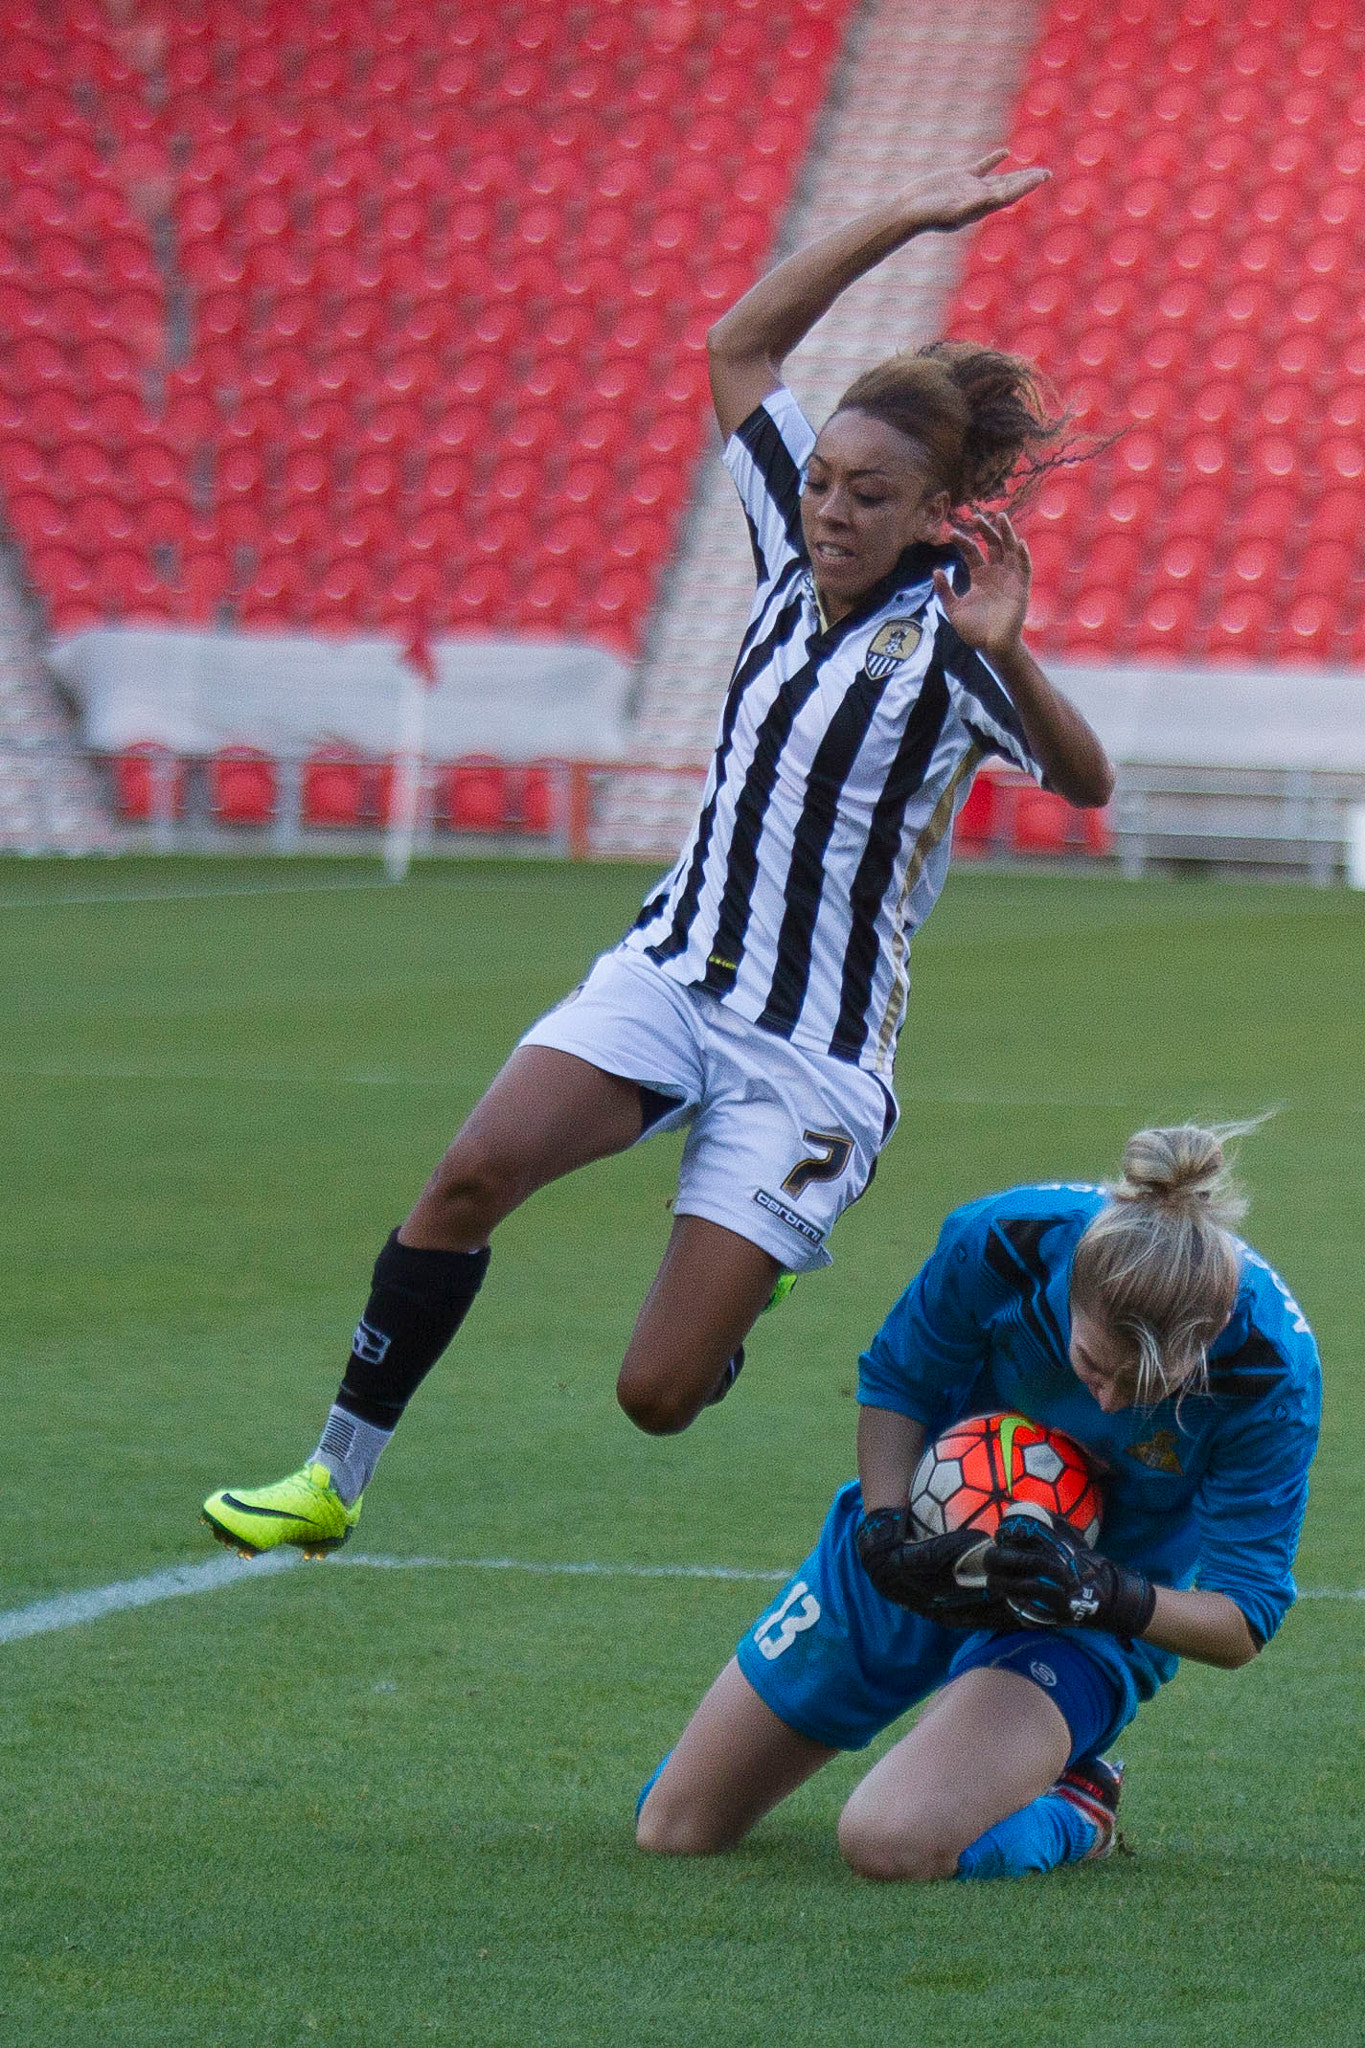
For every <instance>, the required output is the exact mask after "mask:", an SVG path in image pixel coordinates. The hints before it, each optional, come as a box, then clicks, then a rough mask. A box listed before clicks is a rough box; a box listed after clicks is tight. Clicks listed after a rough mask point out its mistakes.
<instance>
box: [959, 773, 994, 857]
mask: <svg viewBox="0 0 1365 2048" xmlns="http://www.w3.org/2000/svg"><path fill="white" fill-rule="evenodd" d="M997 794H998V790H997V784H996V782H995V779H994V777H993V776H991V775H989V774H985V773H983V774H979V775H978V776H977V777H976V780H975V781H974V782H973V784H972V786H971V789H970V790H969V792H968V794H967V801H966V802H965V803H964V804H963V806H962V809H961V810H960V811H959V812H958V814H957V821H956V823H955V824H954V826H953V850H954V852H958V853H981V852H984V850H985V849H986V847H988V846H989V845H990V843H991V840H992V838H993V836H994V833H995V825H996V809H997V803H996V799H997Z"/></svg>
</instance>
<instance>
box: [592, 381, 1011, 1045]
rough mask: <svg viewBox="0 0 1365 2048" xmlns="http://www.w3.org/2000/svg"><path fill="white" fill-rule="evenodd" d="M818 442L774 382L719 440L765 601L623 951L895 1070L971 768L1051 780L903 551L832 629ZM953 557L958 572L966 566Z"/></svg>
mask: <svg viewBox="0 0 1365 2048" xmlns="http://www.w3.org/2000/svg"><path fill="white" fill-rule="evenodd" d="M814 445H815V432H814V429H813V428H812V427H811V425H810V422H809V421H808V420H807V419H806V418H805V416H804V414H803V413H802V411H801V409H800V407H799V406H798V405H797V403H796V400H795V399H794V398H793V396H792V394H791V393H790V391H787V390H785V389H782V390H778V391H775V392H773V393H772V394H771V395H770V396H769V397H768V398H767V399H766V400H765V401H764V403H763V405H761V406H760V407H759V408H758V410H757V411H756V412H754V413H752V414H751V415H750V416H749V418H748V419H747V420H745V422H744V424H743V425H742V426H741V427H740V428H739V430H738V432H737V433H736V434H735V435H734V436H733V438H732V439H731V441H730V443H729V445H728V446H727V448H726V450H725V462H726V466H727V467H728V468H729V470H730V473H731V475H732V476H733V477H734V479H735V482H736V484H737V486H738V488H739V494H740V497H741V500H742V501H743V504H744V509H745V512H746V514H747V516H748V521H749V532H750V537H751V539H752V542H753V550H754V560H755V564H756V566H757V569H758V592H757V595H756V597H755V600H754V608H753V612H752V614H751V616H750V620H749V626H748V630H747V632H746V633H745V636H744V640H743V643H742V645H741V647H740V651H739V658H738V660H737V662H736V664H735V669H734V674H733V676H732V677H731V680H730V687H729V691H728V694H727V696H726V699H725V704H724V708H723V710H722V712H721V718H720V729H719V733H718V736H717V740H716V749H715V753H714V755H713V757H712V761H711V767H710V772H709V774H708V777H707V781H706V786H705V789H704V791H703V794H702V804H701V810H700V812H699V814H698V817H697V821H696V824H695V825H694V826H693V828H692V832H691V834H690V836H689V838H688V840H687V843H686V844H685V846H684V847H683V850H682V853H681V854H680V855H679V858H678V861H677V863H676V865H675V866H674V867H673V868H672V869H671V870H670V872H669V873H668V875H667V876H665V878H664V880H663V882H662V884H661V885H660V887H659V888H658V889H657V890H656V891H655V892H654V893H653V894H651V896H650V897H649V899H648V900H647V902H646V903H645V905H644V908H643V909H642V910H641V912H640V915H639V917H638V918H637V920H636V922H635V924H634V926H633V927H632V929H631V930H630V931H629V932H628V933H627V934H626V937H625V939H624V940H623V941H622V943H623V945H625V946H626V947H627V948H628V949H630V950H633V951H636V952H643V953H645V954H646V955H647V956H648V957H649V958H650V959H651V960H653V961H655V962H656V963H657V965H658V966H659V967H661V968H662V969H663V971H664V972H665V973H666V974H669V975H672V976H673V977H674V978H675V979H676V980H679V981H682V982H686V983H689V984H692V985H696V986H699V987H701V988H704V989H707V990H710V991H711V992H712V993H713V994H715V995H716V996H718V997H719V998H720V999H721V1001H722V1002H725V1003H727V1004H729V1005H730V1007H731V1008H733V1009H735V1010H737V1011H739V1013H740V1014H741V1015H742V1016H745V1017H747V1018H749V1019H750V1020H751V1021H752V1022H753V1023H755V1024H758V1025H760V1026H762V1027H763V1029H765V1030H768V1031H773V1032H777V1033H778V1034H780V1035H781V1036H782V1037H784V1038H788V1039H791V1040H792V1041H793V1042H794V1043H795V1044H797V1045H800V1046H803V1047H804V1048H806V1049H807V1050H810V1051H814V1052H822V1053H832V1054H833V1055H834V1056H835V1057H836V1058H839V1059H844V1060H849V1061H852V1062H854V1063H856V1064H857V1065H858V1066H861V1067H866V1068H869V1069H870V1070H871V1071H872V1072H873V1073H876V1074H881V1075H887V1074H889V1073H890V1071H891V1067H892V1062H893V1060H894V1057H895V1048H896V1037H897V1033H898V1032H899V1030H900V1026H901V1021H902V1019H903V1017H904V1013H905V1004H906V998H907V996H908V994H909V986H910V975H909V952H910V940H911V937H912V936H913V934H914V932H915V931H916V930H917V929H918V927H919V926H920V925H921V924H922V923H923V922H924V919H925V918H926V917H927V916H928V914H929V912H930V910H932V908H933V906H934V903H935V901H936V900H937V897H938V893H939V891H940V889H941V888H942V886H943V879H944V875H945V873H946V871H947V866H948V855H949V849H950V844H951V839H952V823H953V818H954V816H955V815H956V812H957V810H958V809H959V807H960V806H961V804H962V803H963V802H964V800H965V798H966V795H967V791H968V789H969V788H970V785H971V780H972V775H973V773H974V771H975V769H976V766H977V764H978V762H979V761H980V760H981V759H982V758H983V756H985V755H987V754H1000V755H1002V756H1003V757H1004V758H1005V759H1006V760H1008V761H1010V762H1012V763H1014V764H1015V765H1016V766H1017V767H1020V768H1023V769H1026V770H1027V771H1028V772H1029V773H1030V774H1032V775H1034V776H1036V777H1038V778H1039V779H1040V780H1041V776H1042V770H1041V769H1040V767H1039V765H1038V763H1037V762H1036V761H1035V760H1034V758H1033V756H1032V754H1031V753H1030V751H1029V748H1028V745H1027V742H1026V741H1025V738H1024V731H1023V726H1022V723H1021V721H1020V718H1019V714H1018V712H1017V711H1016V709H1015V707H1014V704H1013V703H1012V702H1011V700H1010V697H1009V695H1008V693H1007V691H1006V690H1005V687H1004V685H1003V684H1002V683H1001V682H1000V680H999V678H998V677H997V676H996V675H995V674H994V672H993V671H992V670H991V669H990V668H989V667H988V666H987V664H986V663H985V662H984V661H983V660H982V659H981V657H980V656H979V655H977V654H976V653H974V652H973V650H972V649H971V648H969V647H968V646H967V645H966V643H965V642H964V641H963V640H962V639H961V638H960V637H959V636H958V634H957V633H955V632H954V631H953V628H952V627H951V626H950V625H949V624H948V621H947V620H946V619H945V618H944V616H943V613H942V610H941V608H940V606H939V604H938V600H937V598H936V597H935V595H934V589H933V581H932V576H933V570H934V568H935V566H936V565H938V564H942V565H945V566H951V565H955V564H958V557H957V556H956V554H955V553H954V551H953V550H952V549H951V548H936V547H929V546H919V547H913V548H909V549H907V550H906V552H905V554H903V555H902V556H901V559H900V561H899V562H898V563H897V565H896V567H895V569H894V570H893V571H892V572H891V574H890V575H889V576H887V577H885V578H883V580H882V581H881V582H880V583H879V584H877V585H876V586H875V587H874V588H873V589H872V590H870V591H869V592H868V593H867V595H866V597H865V598H864V599H863V601H862V602H861V603H860V604H859V605H858V606H857V608H856V609H855V610H854V611H853V612H852V613H850V614H849V616H848V617H846V618H844V619H841V620H840V621H839V622H838V624H837V625H834V626H829V627H826V626H825V625H824V623H823V620H822V617H821V613H820V610H819V606H818V604H817V601H816V595H815V585H814V582H813V580H812V577H811V570H810V559H809V556H808V555H807V552H806V547H805V542H804V540H803V538H802V533H801V522H800V509H799V499H800V492H801V476H802V471H803V469H804V467H805V464H806V463H807V461H808V460H809V458H810V452H811V449H812V448H813V447H814ZM959 566H960V565H959Z"/></svg>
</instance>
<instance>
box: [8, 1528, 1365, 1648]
mask: <svg viewBox="0 0 1365 2048" xmlns="http://www.w3.org/2000/svg"><path fill="white" fill-rule="evenodd" d="M302 1562H303V1559H302V1557H301V1555H300V1554H299V1553H298V1552H297V1551H294V1550H283V1551H275V1552H274V1553H273V1554H271V1555H269V1556H266V1557H258V1558H251V1559H247V1558H235V1557H214V1558H210V1559H208V1561H207V1562H206V1563H204V1564H178V1565H172V1566H171V1567H170V1569H169V1570H168V1571H164V1572H149V1573H148V1574H147V1576H146V1577H145V1578H141V1579H119V1580H116V1581H115V1583H114V1584H113V1585H111V1586H91V1587H88V1588H86V1589H85V1590H84V1591H82V1592H76V1593H58V1594H56V1595H55V1596H54V1597H53V1598H52V1599H50V1600H34V1601H32V1602H30V1604H29V1605H28V1606H27V1607H11V1608H8V1609H7V1610H5V1611H4V1612H0V1644H3V1643H18V1642H22V1641H23V1640H24V1639H25V1637H27V1636H44V1635H52V1634H53V1633H54V1632H56V1631H57V1630H60V1629H67V1628H80V1627H81V1626H82V1625H83V1624H84V1623H86V1622H89V1621H99V1620H101V1619H102V1617H103V1616H104V1615H106V1614H121V1613H123V1612H124V1611H125V1610H126V1609H128V1608H131V1607H150V1606H152V1605H153V1603H154V1602H156V1601H158V1600H176V1599H179V1598H181V1597H182V1596H183V1595H186V1594H190V1593H216V1592H217V1590H218V1588H219V1587H220V1586H231V1585H235V1584H236V1583H237V1581H238V1580H240V1579H263V1578H273V1577H276V1576H278V1574H279V1573H280V1572H287V1571H292V1570H293V1569H294V1568H295V1566H297V1565H300V1564H302ZM328 1563H329V1565H330V1566H332V1567H335V1566H337V1565H360V1566H364V1567H365V1568H367V1569H369V1570H372V1571H389V1572H413V1571H447V1572H529V1573H531V1574H532V1575H533V1576H534V1577H537V1578H552V1579H581V1578H596V1579H700V1580H706V1579H710V1580H721V1581H728V1582H731V1583H734V1582H740V1583H764V1584H767V1583H771V1584H780V1583H781V1582H782V1581H783V1580H785V1579H788V1578H790V1576H791V1573H790V1571H789V1570H782V1571H767V1570H755V1569H753V1568H751V1567H748V1566H745V1565H728V1564H604V1563H601V1562H599V1561H595V1560H585V1561H583V1562H581V1563H570V1562H564V1561H560V1562H555V1563H542V1562H540V1561H539V1560H537V1559H534V1558H522V1557H382V1556H375V1555H373V1554H371V1553H370V1552H368V1551H363V1550H360V1551H346V1552H344V1553H343V1554H341V1555H339V1556H337V1557H334V1558H331V1559H329V1560H328ZM1299 1598H1300V1599H1301V1600H1352V1601H1357V1600H1358V1601H1362V1602H1365V1586H1355V1587H1341V1586H1305V1587H1302V1588H1301V1589H1300V1592H1299Z"/></svg>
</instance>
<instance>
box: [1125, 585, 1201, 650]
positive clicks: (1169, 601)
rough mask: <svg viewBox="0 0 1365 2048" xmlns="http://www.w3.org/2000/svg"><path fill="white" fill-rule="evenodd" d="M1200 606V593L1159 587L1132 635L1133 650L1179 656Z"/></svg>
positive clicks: (1187, 640)
mask: <svg viewBox="0 0 1365 2048" xmlns="http://www.w3.org/2000/svg"><path fill="white" fill-rule="evenodd" d="M1197 609H1198V604H1197V593H1196V592H1194V591H1191V590H1185V589H1183V588H1173V589H1166V590H1159V591H1156V592H1155V593H1154V594H1153V595H1152V596H1151V597H1150V598H1149V599H1148V601H1147V605H1146V607H1145V609H1144V611H1143V614H1142V617H1141V619H1140V620H1139V621H1138V625H1137V630H1136V632H1135V634H1134V636H1133V646H1134V651H1135V652H1136V653H1138V654H1142V655H1146V656H1149V657H1150V656H1152V655H1157V656H1164V657H1169V658H1171V659H1177V658H1179V656H1180V655H1181V654H1182V653H1183V652H1184V650H1185V648H1186V646H1187V645H1188V642H1189V638H1190V633H1191V629H1192V628H1193V625H1194V621H1195V615H1196V612H1197Z"/></svg>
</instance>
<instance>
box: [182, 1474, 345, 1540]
mask: <svg viewBox="0 0 1365 2048" xmlns="http://www.w3.org/2000/svg"><path fill="white" fill-rule="evenodd" d="M364 1498H365V1496H364V1495H363V1494H362V1495H361V1497H360V1499H361V1500H363V1499H364ZM203 1520H204V1521H206V1522H207V1523H208V1525H209V1527H210V1529H212V1531H213V1533H214V1535H215V1536H216V1537H217V1538H218V1541H219V1542H220V1543H226V1544H227V1545H228V1547H229V1549H231V1550H235V1551H237V1552H238V1554H239V1555H240V1556H242V1557H258V1556H259V1555H260V1553H261V1552H262V1551H263V1550H277V1549H278V1548H279V1547H280V1545H281V1544H282V1543H293V1544H296V1545H297V1546H298V1548H299V1549H300V1550H301V1551H302V1552H303V1554H304V1556H305V1557H325V1556H326V1555H327V1553H328V1551H329V1550H337V1549H339V1548H340V1546H341V1545H342V1544H343V1543H344V1542H345V1541H346V1539H347V1537H348V1536H349V1535H350V1533H351V1531H352V1529H354V1527H355V1525H356V1523H357V1522H358V1521H359V1520H360V1501H359V1500H358V1501H356V1502H355V1503H354V1504H353V1505H352V1506H351V1507H349V1508H348V1507H347V1505H346V1503H345V1501H344V1500H343V1499H342V1498H341V1495H340V1494H339V1493H338V1492H337V1490H336V1485H335V1483H334V1481H333V1479H332V1475H331V1473H330V1472H329V1471H328V1469H327V1467H326V1466H325V1465H305V1466H304V1467H303V1468H302V1470H301V1471H298V1472H291V1473H290V1475H289V1477H288V1478H287V1479H277V1480H276V1481H275V1483H274V1485H273V1486H253V1487H250V1488H245V1487H244V1488H242V1490H241V1491H240V1492H237V1493H233V1492H230V1491H229V1490H228V1489H227V1488H224V1489H223V1490H222V1492H220V1493H211V1494H210V1495H209V1497H208V1499H207V1500H206V1501H205V1502H204V1508H203Z"/></svg>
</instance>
